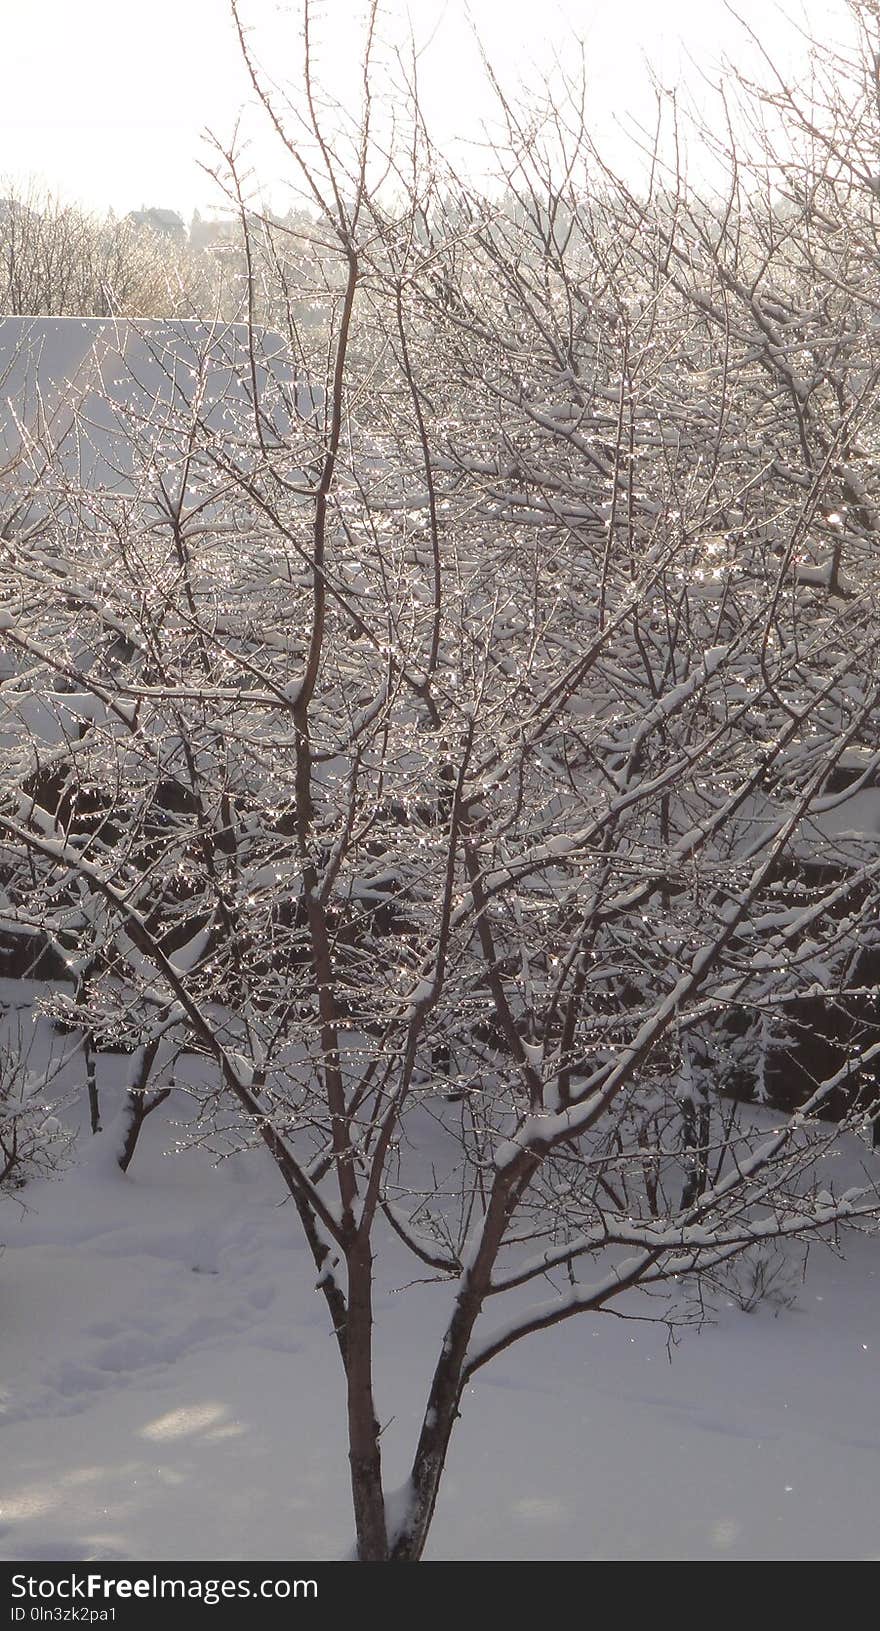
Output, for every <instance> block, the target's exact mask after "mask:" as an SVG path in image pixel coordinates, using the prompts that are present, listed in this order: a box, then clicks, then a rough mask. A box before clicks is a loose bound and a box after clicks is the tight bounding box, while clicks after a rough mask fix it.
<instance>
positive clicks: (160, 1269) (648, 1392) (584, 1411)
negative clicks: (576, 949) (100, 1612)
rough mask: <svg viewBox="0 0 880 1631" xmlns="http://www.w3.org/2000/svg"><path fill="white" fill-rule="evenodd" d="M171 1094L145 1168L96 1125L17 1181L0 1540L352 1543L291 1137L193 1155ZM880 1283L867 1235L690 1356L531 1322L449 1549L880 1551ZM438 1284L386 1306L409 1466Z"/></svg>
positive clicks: (462, 1495)
mask: <svg viewBox="0 0 880 1631" xmlns="http://www.w3.org/2000/svg"><path fill="white" fill-rule="evenodd" d="M172 1104H173V1101H172ZM165 1108H166V1109H169V1115H168V1116H166V1118H165V1119H164V1120H162V1119H161V1117H162V1112H160V1113H158V1114H156V1115H154V1116H153V1118H152V1119H151V1121H149V1122H148V1123H147V1124H146V1127H145V1130H144V1133H143V1135H142V1141H141V1145H140V1147H139V1149H138V1152H137V1154H136V1157H135V1161H134V1164H133V1167H132V1169H131V1173H130V1175H129V1176H128V1177H123V1176H122V1175H121V1174H120V1173H119V1172H118V1171H117V1170H116V1169H115V1168H114V1167H113V1165H112V1161H110V1160H109V1159H108V1155H109V1154H110V1153H111V1152H110V1149H109V1137H110V1135H107V1137H106V1138H102V1137H99V1138H96V1139H94V1140H93V1139H90V1138H89V1137H88V1136H83V1137H81V1139H80V1142H79V1158H78V1164H77V1165H76V1167H75V1168H74V1169H73V1170H72V1171H69V1172H68V1173H67V1175H66V1176H65V1178H64V1179H63V1181H60V1182H48V1183H47V1182H43V1183H40V1184H38V1185H36V1186H32V1187H30V1188H29V1189H28V1190H27V1191H25V1192H24V1195H23V1199H24V1201H25V1202H26V1207H27V1209H26V1210H22V1206H21V1205H20V1204H19V1201H18V1200H16V1199H13V1198H9V1197H7V1198H6V1199H5V1200H4V1201H3V1202H2V1205H0V1240H2V1241H4V1242H5V1249H4V1250H3V1252H2V1255H0V1557H2V1558H4V1559H7V1560H25V1559H27V1560H31V1559H76V1560H86V1559H95V1560H97V1559H113V1558H116V1559H122V1558H131V1559H136V1560H172V1559H181V1558H187V1557H198V1558H204V1559H207V1560H212V1561H213V1560H216V1561H222V1560H229V1561H232V1560H236V1561H237V1560H247V1559H263V1560H275V1561H278V1560H288V1559H296V1560H308V1561H317V1560H321V1559H332V1558H334V1557H339V1556H341V1555H343V1554H344V1553H346V1552H347V1551H348V1549H349V1547H350V1543H351V1524H350V1518H349V1509H348V1490H347V1480H346V1472H347V1467H346V1452H345V1442H344V1433H343V1425H342V1420H341V1399H342V1393H341V1378H340V1372H339V1365H338V1360H337V1355H336V1351H335V1347H334V1345H333V1341H332V1338H331V1337H330V1336H329V1335H328V1331H327V1325H326V1315H325V1308H324V1303H323V1300H322V1299H321V1297H320V1296H318V1295H316V1294H315V1292H314V1290H313V1274H312V1272H311V1271H310V1262H309V1260H308V1258H307V1256H306V1253H305V1251H304V1250H303V1248H302V1247H301V1245H300V1243H299V1237H298V1233H297V1227H296V1219H295V1218H294V1217H293V1216H292V1214H291V1210H290V1208H289V1207H288V1206H287V1205H284V1204H280V1203H281V1202H282V1198H283V1197H282V1193H281V1191H280V1190H279V1187H278V1183H277V1180H276V1178H275V1176H274V1173H273V1171H272V1168H271V1165H270V1163H269V1162H268V1159H267V1158H265V1157H264V1156H263V1154H262V1152H254V1153H253V1154H248V1155H239V1156H235V1157H233V1158H231V1159H230V1160H228V1161H226V1162H225V1163H223V1164H222V1165H221V1166H220V1167H214V1166H213V1165H212V1163H211V1159H210V1157H209V1156H208V1155H207V1153H206V1152H203V1151H198V1150H190V1151H187V1152H185V1153H183V1154H181V1155H174V1154H172V1153H169V1152H170V1151H171V1150H172V1149H173V1147H174V1144H175V1140H176V1137H177V1131H176V1129H175V1126H174V1119H173V1118H174V1111H173V1108H171V1107H170V1106H166V1107H165ZM861 1153H864V1152H863V1151H862V1152H861ZM867 1158H868V1160H871V1159H872V1158H871V1157H870V1156H868V1157H867ZM844 1159H845V1158H844ZM878 1288H880V1246H878V1243H877V1242H872V1241H871V1240H868V1239H863V1238H854V1239H852V1240H851V1241H849V1242H848V1243H847V1246H846V1256H845V1258H844V1259H841V1258H839V1257H837V1256H835V1255H833V1254H832V1253H831V1252H829V1251H828V1250H826V1249H824V1248H821V1247H814V1248H813V1249H812V1251H811V1254H810V1262H809V1271H808V1276H807V1280H806V1284H805V1285H798V1288H797V1289H798V1295H797V1300H796V1302H795V1303H794V1305H793V1306H792V1307H791V1308H783V1309H781V1310H778V1311H774V1307H773V1306H772V1304H771V1303H769V1302H767V1301H765V1302H762V1303H760V1304H759V1305H758V1307H757V1308H756V1309H755V1311H754V1312H753V1313H745V1312H743V1311H742V1310H741V1309H739V1308H736V1307H723V1308H722V1309H721V1311H720V1313H719V1316H718V1321H717V1323H716V1324H713V1325H710V1326H707V1327H705V1328H704V1329H703V1330H701V1331H699V1332H697V1331H694V1332H685V1333H683V1335H682V1337H681V1340H680V1341H679V1342H678V1344H677V1345H676V1346H675V1347H674V1348H673V1349H672V1351H671V1356H670V1354H669V1353H668V1352H667V1333H666V1330H665V1328H664V1327H662V1326H659V1325H655V1324H651V1323H642V1322H640V1321H634V1320H623V1319H620V1318H617V1317H615V1316H612V1315H606V1316H603V1317H600V1318H596V1317H589V1316H588V1317H586V1318H584V1319H582V1320H580V1321H579V1322H578V1321H575V1322H572V1323H570V1324H569V1325H567V1326H564V1327H561V1328H560V1329H558V1330H556V1331H554V1332H551V1333H549V1334H547V1335H544V1336H541V1337H536V1338H533V1339H532V1340H531V1342H526V1343H525V1344H523V1345H521V1346H520V1347H519V1349H518V1350H513V1351H512V1353H510V1354H508V1355H505V1356H504V1357H503V1358H502V1359H500V1360H499V1361H497V1362H496V1363H495V1365H494V1366H491V1367H489V1369H488V1370H487V1371H485V1372H484V1373H483V1374H482V1376H481V1378H480V1380H479V1381H478V1383H477V1384H476V1385H475V1386H474V1387H473V1388H472V1389H471V1391H470V1393H469V1396H468V1399H467V1403H466V1408H465V1412H464V1415H463V1419H462V1421H461V1422H460V1423H459V1426H458V1430H457V1436H456V1438H455V1439H454V1442H453V1448H452V1453H451V1458H450V1462H449V1467H448V1473H447V1478H446V1482H445V1485H444V1488H443V1492H442V1495H441V1499H440V1503H439V1508H438V1512H437V1517H436V1523H435V1528H434V1532H433V1537H432V1542H431V1546H430V1550H429V1556H430V1557H433V1558H435V1559H436V1558H479V1559H507V1558H530V1559H566V1558H572V1559H591V1558H610V1559H615V1558H617V1559H623V1558H686V1559H697V1558H729V1559H735V1558H790V1559H800V1558H816V1557H820V1558H852V1559H855V1558H858V1559H862V1558H880V1519H878V1512H880V1499H878V1497H880V1425H878V1405H877V1399H878V1382H880V1374H878V1359H880V1298H878V1296H877V1291H878ZM435 1301H438V1302H439V1303H440V1304H441V1305H442V1304H443V1303H444V1302H445V1297H444V1293H443V1291H442V1289H440V1288H437V1287H416V1288H414V1289H412V1290H410V1291H407V1292H406V1294H402V1293H400V1292H397V1291H395V1290H394V1289H393V1288H390V1287H389V1289H388V1290H387V1291H386V1292H385V1293H384V1294H383V1295H382V1296H381V1297H380V1298H379V1301H378V1309H377V1316H378V1322H379V1327H380V1330H381V1342H380V1353H379V1405H380V1413H381V1415H382V1419H383V1421H387V1423H388V1426H387V1431H386V1433H385V1435H384V1439H383V1442H384V1444H385V1446H386V1458H387V1465H388V1467H389V1472H390V1477H391V1482H392V1483H393V1482H394V1480H395V1477H398V1478H399V1479H402V1478H403V1476H404V1473H405V1458H406V1454H407V1451H408V1450H409V1448H410V1447H411V1444H412V1437H413V1433H414V1430H415V1425H416V1419H417V1411H418V1407H419V1403H420V1400H421V1397H422V1396H423V1391H424V1387H425V1382H426V1378H427V1374H428V1367H429V1365H430V1363H431V1360H432V1356H433V1352H434V1345H433V1341H432V1337H434V1336H435V1334H436V1330H437V1327H438V1321H439V1317H440V1314H441V1312H442V1308H438V1310H437V1313H436V1314H434V1313H432V1308H433V1307H434V1304H435ZM630 1306H631V1308H632V1307H633V1306H634V1305H630Z"/></svg>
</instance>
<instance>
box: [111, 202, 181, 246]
mask: <svg viewBox="0 0 880 1631" xmlns="http://www.w3.org/2000/svg"><path fill="white" fill-rule="evenodd" d="M126 220H127V221H131V223H132V226H136V227H145V228H146V229H147V231H149V232H164V233H166V234H167V236H168V237H169V238H177V239H179V240H180V241H181V242H182V241H183V239H184V238H185V237H186V227H185V226H184V224H183V221H182V219H181V217H180V216H179V215H178V214H177V211H176V210H160V209H156V208H155V207H153V208H150V209H139V210H130V211H129V213H128V215H127V216H126Z"/></svg>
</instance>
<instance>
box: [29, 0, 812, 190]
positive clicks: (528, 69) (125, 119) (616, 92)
mask: <svg viewBox="0 0 880 1631" xmlns="http://www.w3.org/2000/svg"><path fill="white" fill-rule="evenodd" d="M842 5H843V0H787V3H786V10H787V11H788V13H789V15H790V16H792V17H795V18H799V19H800V20H801V21H803V19H804V16H806V18H807V19H808V20H809V21H812V24H813V28H814V31H816V32H818V33H819V35H820V37H821V34H822V32H823V31H827V30H828V28H829V27H830V26H831V23H832V20H833V19H834V18H835V17H836V16H839V15H840V12H841V9H842ZM384 6H385V11H386V14H387V15H386V28H387V30H388V32H390V33H393V32H394V30H395V28H398V29H399V28H400V27H401V26H402V24H403V22H404V20H405V18H406V16H407V14H408V15H409V17H410V19H411V21H412V25H413V28H414V30H415V34H416V38H417V40H418V41H419V43H425V44H426V45H427V48H426V50H425V52H424V54H423V57H422V59H421V64H420V72H421V77H422V83H423V87H424V90H425V95H426V100H427V102H428V105H429V110H430V113H431V122H432V126H433V128H434V129H435V131H436V130H437V126H438V125H439V126H440V132H439V133H440V135H441V137H442V138H443V139H446V138H448V137H449V136H452V135H462V134H467V133H468V132H469V131H471V132H473V133H474V134H475V133H476V129H477V126H478V123H479V119H480V117H481V116H482V115H483V114H485V112H486V111H487V110H488V105H489V104H488V98H487V96H486V93H485V90H484V86H483V82H482V79H481V70H480V69H479V66H478V63H477V58H476V53H475V50H474V47H473V44H472V41H471V36H470V32H469V29H468V25H467V21H466V17H467V14H468V12H469V13H470V15H471V17H472V18H473V21H474V24H475V25H476V27H477V29H478V30H479V33H480V36H481V38H482V39H483V40H484V42H485V43H486V45H487V48H488V50H489V53H490V55H491V57H492V59H493V61H494V62H495V63H496V64H497V66H498V68H499V70H500V72H501V73H502V75H503V76H504V78H505V79H506V80H507V81H508V82H511V81H515V80H516V79H517V78H523V79H526V80H527V79H528V78H529V77H530V74H534V71H535V69H534V65H535V64H540V63H541V62H542V61H546V60H547V59H548V57H549V54H550V53H551V52H552V50H554V49H556V50H558V51H559V52H560V54H561V55H562V56H563V57H564V55H565V53H566V50H568V49H570V43H569V42H570V32H569V31H570V30H573V31H574V32H575V33H576V34H578V35H579V36H581V37H582V38H583V39H584V40H585V41H586V44H587V48H588V60H589V62H590V68H591V75H592V80H593V85H594V91H593V116H594V118H595V120H596V122H597V123H598V125H599V126H600V128H602V127H607V126H608V125H609V124H610V122H611V121H613V120H614V119H615V118H616V117H620V116H623V117H625V116H626V115H627V114H631V113H636V114H638V113H639V111H640V110H641V109H647V106H648V104H647V100H646V97H645V84H646V79H645V71H644V59H645V58H647V59H648V60H649V61H650V62H651V63H652V65H653V66H654V67H655V68H656V70H657V71H658V72H659V73H660V74H661V75H662V76H663V77H664V79H665V80H666V81H667V82H670V81H673V80H676V79H678V77H679V75H680V74H681V73H682V71H684V72H685V74H687V73H688V72H691V73H692V70H688V69H687V67H686V57H687V55H688V54H689V55H691V56H692V57H694V58H695V59H696V60H697V61H698V62H699V63H700V65H701V66H702V67H706V68H711V67H712V66H713V65H714V66H715V68H716V71H717V68H718V65H719V63H720V61H721V59H722V57H723V55H724V54H725V53H727V54H730V55H734V56H736V57H741V56H742V54H743V49H744V48H743V45H742V40H741V34H740V31H739V30H738V28H737V25H736V23H735V22H734V21H733V19H732V18H731V16H730V14H729V12H728V9H727V7H726V6H725V4H724V0H469V4H468V0H384ZM362 9H363V8H362V4H361V0H316V4H315V10H316V18H317V23H318V28H319V31H320V34H321V35H322V36H323V39H324V46H323V50H322V51H321V52H320V61H321V64H322V66H325V65H330V64H332V65H333V72H334V74H336V75H337V76H338V81H337V82H338V85H339V87H340V88H341V89H342V92H343V95H344V94H345V87H346V81H347V78H348V75H349V74H350V73H351V72H352V70H353V66H354V61H355V51H356V41H357V39H358V37H359V30H358V26H357V24H358V19H359V17H360V15H361V13H362ZM737 9H738V10H739V12H740V14H741V15H742V16H743V17H744V18H745V19H746V20H747V21H748V22H749V24H750V25H751V26H752V27H753V28H754V29H755V30H756V32H758V33H759V34H760V36H761V38H762V40H764V41H765V42H766V44H767V46H768V48H769V49H770V50H771V51H773V52H774V54H775V55H776V56H777V58H778V60H780V61H781V62H786V61H787V62H788V63H792V62H794V61H796V52H797V49H798V46H797V33H796V31H795V29H794V28H792V27H791V26H790V25H789V24H787V23H786V22H785V20H784V18H783V17H782V16H780V15H779V13H778V12H777V10H776V8H775V6H774V5H773V3H772V0H739V5H738V7H737ZM298 10H299V8H298V6H297V5H295V4H279V3H278V0H242V11H243V13H244V16H245V17H246V19H247V21H248V22H249V23H251V24H252V25H253V28H254V35H253V39H254V43H255V46H256V49H257V51H258V52H259V54H260V56H261V58H262V60H263V61H264V62H266V63H267V65H268V66H269V67H270V69H271V71H272V73H273V74H274V75H275V76H276V77H277V78H279V79H283V78H284V76H285V64H286V62H287V61H289V60H293V59H295V58H296V56H297V53H298V51H299V35H298V23H297V15H298ZM0 15H2V55H0V195H2V193H3V192H4V191H5V190H6V186H7V184H8V182H10V181H12V182H14V183H15V184H17V185H19V186H20V185H22V184H23V183H24V182H25V181H26V180H27V178H29V177H33V178H36V179H37V180H38V181H40V182H42V183H43V184H45V185H48V186H49V187H50V188H51V189H52V190H55V191H58V192H59V193H60V194H61V195H62V196H63V197H64V198H65V199H66V200H69V201H71V202H81V203H84V204H86V205H88V206H89V207H90V208H95V209H101V210H103V209H105V208H107V207H108V206H112V207H113V208H114V209H116V210H117V211H124V210H128V209H131V208H137V207H138V206H140V205H141V204H158V205H161V206H163V207H166V208H171V209H178V210H179V211H180V212H181V213H182V214H183V215H184V216H185V217H188V216H189V215H190V214H191V212H192V209H193V207H194V206H196V205H197V206H198V207H200V208H201V209H202V211H203V213H204V212H206V211H210V209H211V205H212V203H216V202H219V199H218V195H217V193H216V191H215V189H214V187H213V184H212V183H211V181H210V180H209V178H208V177H206V176H205V174H204V173H203V172H202V171H201V170H200V168H199V161H200V160H201V161H203V162H204V161H207V159H208V157H209V154H208V150H207V148H206V146H205V144H204V143H203V142H202V140H201V139H200V138H201V133H202V132H203V130H204V129H205V128H206V127H209V128H210V129H212V130H213V131H215V132H216V134H217V135H218V136H220V137H221V138H222V139H224V140H228V139H229V137H230V135H231V133H232V130H233V127H234V125H235V121H236V116H237V114H238V113H239V111H240V110H241V109H242V107H243V106H244V105H245V104H247V102H248V101H249V86H248V84H247V81H246V78H245V75H244V72H243V69H242V65H241V62H240V60H239V53H238V46H237V42H236V40H235V36H234V31H233V28H232V23H231V19H230V14H229V8H228V3H227V0H0ZM429 41H430V44H427V42H429ZM793 53H795V54H794V55H793ZM245 128H246V129H248V128H250V126H249V125H248V124H247V122H246V124H245ZM254 128H256V127H254ZM251 161H252V162H254V163H256V166H257V168H258V169H259V170H260V172H261V174H262V172H263V169H264V168H265V170H266V173H267V175H269V174H270V172H273V173H277V172H278V170H279V168H280V163H279V159H278V156H277V154H276V152H275V151H274V149H273V148H271V147H270V146H269V145H268V144H267V145H266V146H263V145H262V140H261V139H257V140H256V142H255V145H254V146H253V149H252V152H251ZM270 191H271V186H270Z"/></svg>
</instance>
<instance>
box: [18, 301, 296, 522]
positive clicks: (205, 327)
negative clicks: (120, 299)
mask: <svg viewBox="0 0 880 1631" xmlns="http://www.w3.org/2000/svg"><path fill="white" fill-rule="evenodd" d="M254 379H256V387H257V391H256V395H257V401H258V404H259V410H258V411H259V414H260V427H261V431H262V434H263V437H264V439H266V440H268V442H270V443H272V442H275V443H277V442H284V440H285V439H286V438H287V436H288V435H289V433H290V430H291V426H292V425H293V423H294V422H295V420H297V419H300V420H309V419H312V418H314V416H315V414H316V412H317V410H318V408H319V406H320V392H318V391H316V390H315V389H314V388H312V387H310V386H309V385H308V384H307V383H306V382H304V381H303V379H302V377H301V376H300V375H299V374H298V373H297V371H296V369H295V368H294V367H293V366H292V365H291V363H290V361H289V358H288V355H287V351H286V347H285V344H284V341H283V340H282V339H281V337H280V336H279V335H277V334H272V333H270V332H268V331H266V330H258V329H253V330H252V329H250V328H249V326H248V325H247V324H246V323H212V322H208V321H201V320H196V319H190V318H149V319H143V320H141V319H138V320H135V319H129V318H93V317H89V318H73V317H4V318H0V491H3V492H5V493H6V494H7V495H10V494H12V495H16V494H17V495H20V494H21V493H22V492H23V491H28V490H30V489H32V488H33V487H34V486H35V485H37V484H42V485H43V487H44V488H45V485H46V480H47V477H48V478H49V479H50V480H51V482H52V483H53V484H54V483H56V482H58V483H61V484H65V485H67V486H68V487H73V488H78V489H80V490H82V491H85V492H101V493H119V494H124V493H127V492H130V491H131V490H132V485H133V483H136V481H137V479H138V476H137V473H138V472H140V471H142V470H143V469H145V468H147V467H148V466H149V465H150V463H152V464H154V465H155V467H156V469H157V470H159V471H163V470H165V469H168V468H172V467H173V465H174V463H175V461H176V460H177V459H179V458H180V456H181V453H182V451H183V449H184V447H185V445H186V444H185V440H183V439H182V433H185V432H187V431H188V430H189V428H190V426H191V425H192V424H193V422H194V420H195V419H196V418H197V419H198V423H199V436H200V438H201V439H202V440H204V439H207V440H210V439H211V438H212V437H216V436H218V435H219V436H223V437H225V436H228V437H229V438H235V439H236V441H237V442H238V443H239V444H240V445H241V446H242V447H246V445H247V443H248V441H252V442H253V444H254V445H257V443H258V436H257V429H256V418H255V408H254V400H253V398H254V391H253V382H254Z"/></svg>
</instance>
